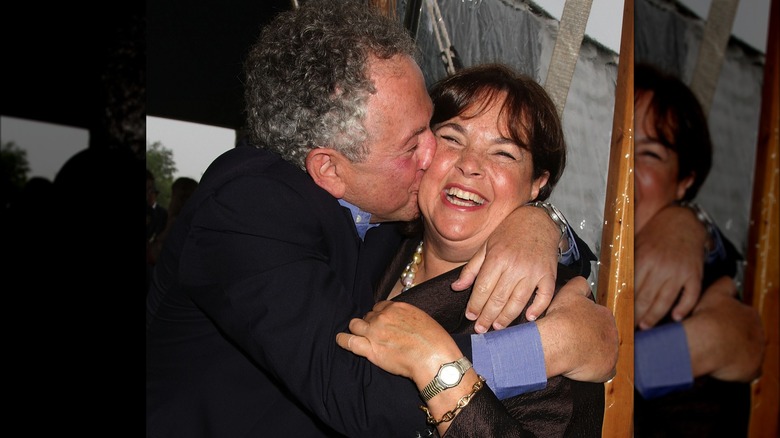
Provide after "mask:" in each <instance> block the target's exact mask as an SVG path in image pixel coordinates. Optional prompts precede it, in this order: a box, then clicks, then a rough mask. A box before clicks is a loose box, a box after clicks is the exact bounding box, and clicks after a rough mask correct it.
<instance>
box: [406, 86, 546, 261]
mask: <svg viewBox="0 0 780 438" xmlns="http://www.w3.org/2000/svg"><path fill="white" fill-rule="evenodd" d="M504 99H505V95H504V94H499V95H498V96H497V98H496V99H494V100H493V101H492V102H490V103H489V105H488V106H487V107H486V109H484V110H482V111H479V108H476V109H475V108H473V107H470V108H467V109H466V110H465V111H464V112H463V114H461V115H460V116H456V117H454V118H452V119H449V120H446V121H444V122H442V123H439V124H437V125H435V126H434V127H433V132H434V135H435V137H436V154H435V155H434V158H433V162H432V163H431V166H430V167H429V168H428V170H427V171H426V172H425V175H424V176H423V179H422V182H421V183H420V192H419V201H420V212H421V213H422V216H423V217H424V218H425V223H426V233H427V234H426V235H428V236H430V237H433V238H434V239H444V240H447V241H449V242H451V243H453V242H457V245H458V246H459V247H460V248H463V249H466V248H479V246H480V245H482V244H483V243H484V242H485V241H486V240H487V238H488V236H489V235H490V234H491V233H492V232H493V231H494V230H495V229H496V227H497V226H498V224H500V223H501V221H503V219H504V218H506V217H507V216H508V215H509V213H510V212H512V211H513V210H514V209H516V208H517V207H519V206H521V205H523V204H525V203H527V202H528V201H530V200H532V199H534V198H535V197H536V196H537V194H538V192H539V188H540V187H541V186H543V185H544V184H545V183H546V182H547V174H546V173H545V175H543V176H541V177H539V178H537V179H536V180H534V179H533V157H532V156H531V153H530V152H529V151H528V150H526V149H524V148H522V147H521V146H520V145H519V144H517V143H516V142H515V141H514V140H512V139H511V137H510V135H509V130H508V129H507V122H506V117H504V115H503V114H502V113H501V106H502V104H503V102H504ZM431 233H432V234H431ZM469 251H470V250H469ZM471 255H473V254H471ZM469 256H470V255H469Z"/></svg>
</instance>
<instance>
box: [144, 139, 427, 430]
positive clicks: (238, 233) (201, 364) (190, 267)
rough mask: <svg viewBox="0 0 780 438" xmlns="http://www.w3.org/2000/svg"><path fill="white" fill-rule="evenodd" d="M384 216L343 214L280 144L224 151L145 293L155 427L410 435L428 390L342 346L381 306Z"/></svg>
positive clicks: (388, 236)
mask: <svg viewBox="0 0 780 438" xmlns="http://www.w3.org/2000/svg"><path fill="white" fill-rule="evenodd" d="M399 242H400V235H399V234H398V233H397V230H396V229H395V228H394V227H393V226H390V225H381V226H379V227H376V228H374V229H372V230H370V231H369V232H368V235H367V236H366V239H365V242H361V241H360V239H359V238H358V235H357V233H356V230H355V225H354V222H353V221H352V218H351V216H350V214H349V211H348V210H347V209H345V208H343V207H342V206H340V205H339V204H338V202H337V200H336V199H334V198H333V197H332V196H330V195H329V194H328V193H326V192H325V191H323V190H322V189H320V188H319V187H317V186H316V185H315V184H314V183H313V182H312V180H311V178H310V177H309V176H308V175H307V174H305V173H304V172H303V171H301V170H300V169H298V168H295V167H294V166H292V165H291V164H289V163H287V162H285V161H284V160H282V159H281V158H280V157H278V156H277V155H274V154H272V153H269V152H266V151H264V150H261V149H255V148H252V147H238V148H235V149H232V150H230V151H228V152H226V153H224V154H223V155H222V156H220V157H219V158H217V159H216V160H215V162H214V163H212V165H211V166H210V167H209V169H208V170H207V171H206V173H205V174H204V175H203V178H202V179H201V182H200V184H199V187H198V188H197V190H196V191H195V193H194V194H193V196H192V198H190V200H189V201H188V203H187V205H186V206H185V208H184V210H183V211H182V212H181V214H180V215H179V217H178V219H177V221H176V223H175V226H174V229H173V230H172V233H171V235H170V236H169V237H168V240H166V243H165V247H164V248H163V250H162V253H161V255H160V259H159V261H158V263H157V266H156V268H155V272H154V278H153V280H152V285H151V287H150V291H149V296H148V300H147V353H146V356H147V357H146V360H147V368H146V372H147V379H146V384H147V388H146V392H147V400H146V402H147V407H146V421H147V436H149V437H187V438H194V437H219V438H239V437H251V436H258V437H260V436H262V437H266V436H289V437H313V436H317V437H320V436H340V434H346V435H349V436H370V437H382V436H392V437H398V436H408V437H413V436H415V435H416V432H417V431H420V430H425V429H426V428H427V425H426V424H425V416H424V414H423V413H422V411H420V409H419V408H418V406H419V404H420V398H419V395H418V392H417V389H416V387H415V386H414V384H413V383H412V382H411V381H409V380H408V379H405V378H401V377H398V376H393V375H391V374H389V373H386V372H384V371H382V370H380V369H379V368H377V367H374V366H373V365H371V364H370V363H369V362H368V361H367V360H365V359H363V358H359V357H357V356H355V355H353V354H352V353H350V352H347V351H346V350H343V349H341V348H340V347H339V346H338V345H337V344H336V333H338V332H341V331H344V332H346V331H348V327H347V325H348V323H349V321H350V319H351V318H354V317H362V316H363V315H364V314H365V313H366V312H368V311H369V310H370V309H371V308H372V307H373V304H374V300H373V293H372V291H373V290H374V288H373V286H374V285H375V283H376V280H377V279H378V277H379V275H380V274H381V273H382V272H383V271H384V267H385V266H387V263H388V262H389V260H390V259H391V258H392V256H393V255H394V254H395V252H396V251H397V248H398V244H399Z"/></svg>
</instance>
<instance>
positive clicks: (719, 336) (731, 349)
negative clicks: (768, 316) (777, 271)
mask: <svg viewBox="0 0 780 438" xmlns="http://www.w3.org/2000/svg"><path fill="white" fill-rule="evenodd" d="M736 293H737V288H736V285H735V284H734V281H733V280H732V279H731V278H729V277H721V278H720V279H718V280H717V281H716V282H714V283H713V284H712V285H711V286H710V287H708V288H707V290H706V291H705V292H704V294H702V297H701V301H700V302H699V304H697V305H696V308H694V309H693V313H692V314H691V316H690V317H688V318H686V319H685V320H684V321H683V322H682V324H683V328H684V329H685V335H686V338H687V340H688V349H689V351H690V354H691V367H692V368H693V376H694V377H699V376H702V375H708V374H709V375H711V376H712V377H714V378H716V379H720V380H726V381H737V382H749V381H751V380H753V379H754V378H756V377H758V376H759V375H760V374H761V363H762V362H763V357H764V348H765V339H764V331H763V328H762V326H761V319H760V317H759V315H758V312H757V311H756V309H754V308H753V307H752V306H748V305H746V304H743V303H741V302H740V301H739V300H737V299H735V298H734V297H735V295H736Z"/></svg>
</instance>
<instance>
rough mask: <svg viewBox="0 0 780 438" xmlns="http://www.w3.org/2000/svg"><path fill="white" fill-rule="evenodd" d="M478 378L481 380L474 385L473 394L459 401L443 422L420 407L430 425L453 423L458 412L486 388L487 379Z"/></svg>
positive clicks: (445, 415) (443, 418)
mask: <svg viewBox="0 0 780 438" xmlns="http://www.w3.org/2000/svg"><path fill="white" fill-rule="evenodd" d="M477 377H479V380H477V381H476V382H475V383H474V386H472V387H471V392H470V393H468V394H466V395H464V396H463V397H461V398H460V400H458V404H457V405H455V409H453V410H451V411H449V412H447V413H445V414H444V415H443V416H442V417H441V420H438V421H436V419H435V418H433V416H432V415H431V411H430V410H428V408H427V407H425V406H420V409H422V410H423V412H425V416H426V420H427V421H428V424H431V425H434V426H438V425H439V424H441V423H445V422H447V421H452V420H453V419H454V418H455V416H456V415H457V414H458V412H460V410H461V409H463V408H465V407H466V405H468V404H469V402H470V401H471V398H472V397H474V394H476V393H477V391H479V390H480V389H482V386H484V385H483V384H484V383H485V378H484V377H482V376H480V375H477Z"/></svg>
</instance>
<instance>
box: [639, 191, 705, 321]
mask: <svg viewBox="0 0 780 438" xmlns="http://www.w3.org/2000/svg"><path fill="white" fill-rule="evenodd" d="M710 240H711V238H710V236H709V234H708V232H707V229H706V227H705V226H704V224H702V222H701V221H700V220H699V219H698V218H697V217H696V214H695V213H694V212H693V211H692V210H691V209H689V208H686V207H682V206H679V205H670V206H668V207H666V208H664V209H663V210H661V211H660V212H659V213H658V214H656V215H655V216H653V218H652V219H651V220H650V222H648V224H647V225H645V227H644V228H643V229H642V231H641V232H640V233H638V234H637V235H636V237H635V240H634V270H635V274H634V281H635V297H634V323H635V324H636V326H637V327H639V328H640V329H643V330H644V329H648V328H650V327H653V326H654V325H655V324H657V323H658V321H660V320H661V319H662V318H663V317H664V316H665V315H666V314H667V313H669V310H670V309H671V310H672V319H673V320H675V321H680V320H682V318H683V317H685V316H686V315H688V313H690V311H691V310H692V309H693V307H694V305H696V302H697V301H698V300H699V295H700V293H701V284H702V277H703V275H704V262H705V257H706V256H707V249H712V248H713V247H714V245H713V244H712V242H711V241H710ZM678 297H679V298H678ZM678 299H679V301H678ZM675 302H676V303H677V304H675Z"/></svg>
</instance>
